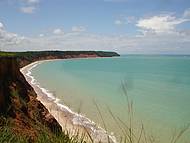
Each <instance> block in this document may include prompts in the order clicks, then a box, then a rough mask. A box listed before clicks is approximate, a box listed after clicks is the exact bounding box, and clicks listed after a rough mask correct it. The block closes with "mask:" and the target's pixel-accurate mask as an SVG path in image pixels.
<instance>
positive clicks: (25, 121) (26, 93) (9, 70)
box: [0, 51, 119, 143]
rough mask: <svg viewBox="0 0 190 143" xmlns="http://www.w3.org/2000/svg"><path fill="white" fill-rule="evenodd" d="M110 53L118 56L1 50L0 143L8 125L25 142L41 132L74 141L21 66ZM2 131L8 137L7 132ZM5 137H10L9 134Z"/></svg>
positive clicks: (98, 53)
mask: <svg viewBox="0 0 190 143" xmlns="http://www.w3.org/2000/svg"><path fill="white" fill-rule="evenodd" d="M113 56H119V55H118V54H117V53H114V52H102V51H41V52H0V142H1V132H2V129H3V128H4V127H8V128H9V129H10V131H11V133H13V134H14V135H16V136H18V137H24V138H25V139H27V141H26V142H36V141H37V140H38V137H39V135H40V134H42V133H44V131H45V136H48V137H49V136H50V137H52V136H56V137H55V139H57V135H59V136H61V140H62V139H64V141H63V142H73V141H72V140H73V139H70V138H69V136H68V135H65V134H64V133H63V132H62V128H61V126H60V125H59V123H58V122H57V121H56V119H55V118H54V117H53V116H52V115H51V114H50V113H49V112H48V110H47V109H46V108H45V107H44V106H43V104H41V102H40V101H38V100H37V95H36V93H35V91H34V89H33V88H32V87H31V86H30V84H29V83H28V82H27V81H26V80H25V78H24V76H23V75H22V73H21V72H20V68H21V67H23V66H26V65H27V64H30V63H31V62H35V61H38V60H48V59H68V58H89V57H113ZM5 134H6V136H7V131H6V132H5ZM7 138H8V139H9V136H8V137H7ZM10 138H12V136H11V137H10ZM65 139H66V140H65ZM47 141H48V142H53V143H54V142H60V141H55V140H53V141H50V140H49V138H48V139H47V140H46V141H44V140H43V141H42V142H47ZM3 142H7V140H6V139H5V140H3ZM14 142H15V141H14ZM18 142H20V141H18ZM40 142H41V141H40ZM76 142H78V141H76Z"/></svg>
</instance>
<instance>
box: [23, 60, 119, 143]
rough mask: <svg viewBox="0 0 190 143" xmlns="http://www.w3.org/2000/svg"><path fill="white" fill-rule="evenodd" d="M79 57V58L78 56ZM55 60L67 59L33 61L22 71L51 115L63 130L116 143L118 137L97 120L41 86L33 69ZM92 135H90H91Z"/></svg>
mask: <svg viewBox="0 0 190 143" xmlns="http://www.w3.org/2000/svg"><path fill="white" fill-rule="evenodd" d="M78 59H79V58H78ZM55 60H65V59H51V60H41V61H36V62H33V63H31V64H29V65H26V66H25V67H23V68H21V69H20V71H21V73H22V74H23V75H24V77H25V78H26V80H27V82H28V83H29V84H30V85H31V86H32V87H33V88H34V90H35V92H36V93H37V99H38V100H39V101H40V102H41V103H42V104H43V105H44V106H45V107H46V108H47V109H48V111H49V112H50V114H51V115H53V116H54V118H55V119H56V120H57V121H58V123H59V124H60V125H61V127H62V129H63V131H67V132H68V133H69V135H71V136H72V135H76V134H78V133H79V134H80V136H84V134H85V136H86V134H87V135H88V137H87V140H90V138H92V139H93V141H94V142H95V143H96V142H99V141H101V142H103V143H104V142H105V143H106V142H108V137H109V142H113V143H116V138H115V136H113V135H109V133H107V132H106V131H105V130H104V129H103V128H101V127H99V126H97V124H96V123H95V122H93V121H92V120H90V119H88V118H87V117H85V116H84V115H81V114H78V113H75V112H73V111H72V110H71V109H70V108H69V107H67V106H66V105H64V104H61V103H59V101H60V100H59V99H58V98H56V97H55V96H54V95H53V94H52V93H51V92H50V91H49V90H47V89H45V88H43V87H41V86H40V83H38V81H37V80H36V79H35V78H34V77H33V76H32V73H31V70H32V69H33V68H35V67H36V66H38V65H39V64H41V63H44V62H51V61H55ZM66 60H68V59H66ZM89 135H90V137H89Z"/></svg>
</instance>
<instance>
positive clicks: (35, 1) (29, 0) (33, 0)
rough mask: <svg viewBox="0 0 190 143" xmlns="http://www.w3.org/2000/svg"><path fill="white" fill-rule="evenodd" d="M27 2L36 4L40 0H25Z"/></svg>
mask: <svg viewBox="0 0 190 143" xmlns="http://www.w3.org/2000/svg"><path fill="white" fill-rule="evenodd" d="M24 1H25V2H26V3H29V4H36V3H39V2H40V0H24Z"/></svg>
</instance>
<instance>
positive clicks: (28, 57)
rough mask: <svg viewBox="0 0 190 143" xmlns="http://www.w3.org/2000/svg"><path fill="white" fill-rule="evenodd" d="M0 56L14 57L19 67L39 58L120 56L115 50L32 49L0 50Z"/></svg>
mask: <svg viewBox="0 0 190 143" xmlns="http://www.w3.org/2000/svg"><path fill="white" fill-rule="evenodd" d="M0 56H5V57H7V56H8V57H16V58H17V60H18V62H19V67H23V66H26V65H27V64H29V63H31V62H35V61H39V60H48V59H69V58H92V57H115V56H120V55H119V54H117V53H116V52H105V51H34V52H0Z"/></svg>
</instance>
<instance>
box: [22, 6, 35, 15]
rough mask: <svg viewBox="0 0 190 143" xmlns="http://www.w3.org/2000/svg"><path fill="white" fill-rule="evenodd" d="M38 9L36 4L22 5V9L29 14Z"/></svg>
mask: <svg viewBox="0 0 190 143" xmlns="http://www.w3.org/2000/svg"><path fill="white" fill-rule="evenodd" d="M35 10H36V7H34V6H27V7H21V8H20V11H21V12H23V13H27V14H32V13H34V11H35Z"/></svg>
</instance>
